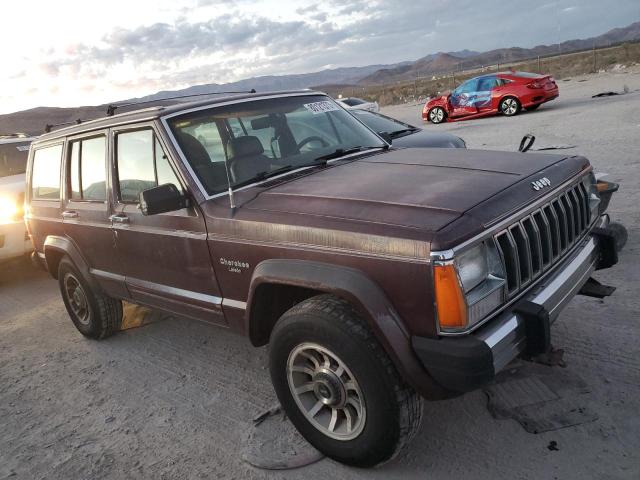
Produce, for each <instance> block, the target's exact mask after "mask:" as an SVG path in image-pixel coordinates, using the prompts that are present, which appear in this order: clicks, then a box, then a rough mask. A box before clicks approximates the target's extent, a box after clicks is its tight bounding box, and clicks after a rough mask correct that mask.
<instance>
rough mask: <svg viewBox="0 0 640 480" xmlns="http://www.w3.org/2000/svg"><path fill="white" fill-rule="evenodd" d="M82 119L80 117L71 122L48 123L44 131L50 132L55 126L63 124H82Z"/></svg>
mask: <svg viewBox="0 0 640 480" xmlns="http://www.w3.org/2000/svg"><path fill="white" fill-rule="evenodd" d="M81 123H82V120H81V119H80V118H78V119H77V120H73V121H71V122H61V123H47V124H46V125H45V126H44V133H50V132H51V130H52V129H53V128H55V127H62V126H63V125H74V124H75V125H80V124H81Z"/></svg>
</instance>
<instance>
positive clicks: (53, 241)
mask: <svg viewBox="0 0 640 480" xmlns="http://www.w3.org/2000/svg"><path fill="white" fill-rule="evenodd" d="M65 255H66V256H67V257H69V258H70V259H71V261H72V262H73V263H74V265H75V266H76V268H77V269H78V270H79V271H80V273H82V276H83V277H84V279H85V280H86V281H87V282H88V283H89V284H90V285H91V287H92V288H95V289H98V291H99V289H100V287H99V285H98V283H97V282H96V280H95V278H94V277H93V275H91V273H90V272H89V265H88V264H87V262H86V260H85V259H84V257H83V256H82V254H81V253H80V250H78V247H76V245H75V244H74V243H73V242H72V241H71V240H69V239H68V238H66V237H60V236H56V235H49V236H48V237H47V238H46V239H45V241H44V257H45V261H46V265H47V270H48V271H49V273H50V274H51V276H52V277H53V278H58V265H59V264H60V260H61V259H62V257H63V256H65Z"/></svg>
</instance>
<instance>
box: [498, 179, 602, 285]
mask: <svg viewBox="0 0 640 480" xmlns="http://www.w3.org/2000/svg"><path fill="white" fill-rule="evenodd" d="M590 217H591V211H590V209H589V195H588V192H587V189H586V188H585V186H584V185H583V183H582V182H580V183H578V184H577V185H574V186H572V187H570V188H569V189H568V190H565V191H564V192H562V193H561V194H560V195H558V196H557V197H555V198H554V199H552V200H550V201H549V202H548V203H546V204H544V205H542V206H541V207H540V208H539V209H537V210H535V211H534V212H533V213H531V214H530V215H527V216H526V217H524V218H522V219H520V220H519V221H517V222H515V223H513V224H511V225H509V227H507V228H506V229H504V230H502V231H500V232H499V233H497V234H496V235H495V236H494V239H495V241H496V245H497V247H498V250H499V252H500V255H501V256H502V261H503V264H504V267H505V275H506V283H507V285H506V287H507V295H508V296H513V295H514V294H515V293H517V292H518V291H519V290H521V289H522V288H524V287H526V286H528V285H529V284H531V282H533V281H534V280H535V279H536V278H538V277H539V276H540V275H542V274H543V273H544V272H546V271H547V270H548V269H549V268H550V267H551V266H552V265H554V264H555V263H556V262H557V261H558V260H559V259H560V258H561V257H562V256H563V255H564V254H565V253H566V252H567V251H568V250H569V249H571V247H572V246H573V245H575V243H576V242H577V241H578V240H579V239H580V237H582V234H583V233H584V232H585V231H586V230H587V228H588V227H589V225H590V224H591V218H590Z"/></svg>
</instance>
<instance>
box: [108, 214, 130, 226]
mask: <svg viewBox="0 0 640 480" xmlns="http://www.w3.org/2000/svg"><path fill="white" fill-rule="evenodd" d="M109 220H111V223H121V224H122V223H129V217H127V216H126V215H125V214H123V213H118V214H114V215H111V216H110V217H109Z"/></svg>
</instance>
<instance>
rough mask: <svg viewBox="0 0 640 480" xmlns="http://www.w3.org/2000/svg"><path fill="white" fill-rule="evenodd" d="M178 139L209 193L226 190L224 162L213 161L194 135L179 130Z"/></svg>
mask: <svg viewBox="0 0 640 480" xmlns="http://www.w3.org/2000/svg"><path fill="white" fill-rule="evenodd" d="M176 139H177V140H178V143H179V144H180V148H182V152H183V153H184V155H185V156H186V157H187V160H189V163H190V164H191V167H193V169H194V170H195V173H196V175H197V176H198V178H199V179H200V181H201V182H202V183H203V184H204V186H205V188H206V189H207V190H208V191H209V193H212V192H218V191H221V190H226V189H227V187H228V182H227V172H226V169H225V166H224V162H223V161H217V162H212V161H211V157H210V156H209V153H208V152H207V149H206V148H204V145H202V143H200V141H199V140H198V139H197V138H196V137H194V136H193V135H190V134H188V133H186V132H178V134H177V135H176Z"/></svg>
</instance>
